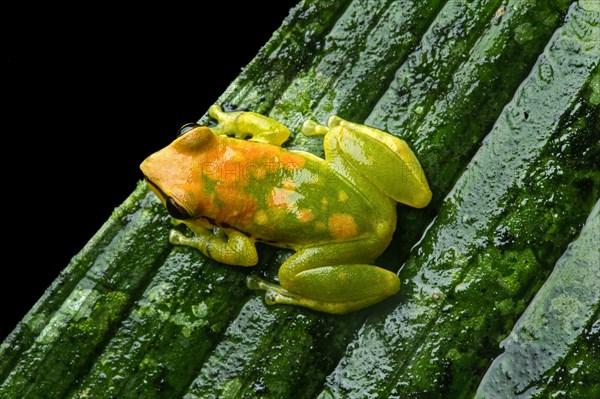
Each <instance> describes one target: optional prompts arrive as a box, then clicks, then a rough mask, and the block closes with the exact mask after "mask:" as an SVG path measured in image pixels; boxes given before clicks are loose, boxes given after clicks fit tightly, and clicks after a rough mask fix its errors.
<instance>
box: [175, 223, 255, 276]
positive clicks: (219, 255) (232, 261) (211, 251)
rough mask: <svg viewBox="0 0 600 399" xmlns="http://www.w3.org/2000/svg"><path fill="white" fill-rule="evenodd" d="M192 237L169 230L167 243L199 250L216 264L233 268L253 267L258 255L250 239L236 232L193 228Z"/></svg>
mask: <svg viewBox="0 0 600 399" xmlns="http://www.w3.org/2000/svg"><path fill="white" fill-rule="evenodd" d="M192 231H193V232H194V235H193V236H192V237H188V236H186V235H185V234H183V233H182V232H180V231H179V230H171V234H170V235H169V241H170V242H171V244H173V245H185V246H188V247H192V248H196V249H198V250H200V252H202V253H203V254H204V255H206V256H207V257H209V258H211V259H214V260H216V261H217V262H221V263H225V264H227V265H234V266H254V265H256V263H258V253H257V252H256V246H255V243H254V241H253V240H252V239H250V238H249V237H248V236H246V235H245V234H243V233H240V232H239V231H237V230H232V229H231V230H230V229H227V230H225V229H214V230H210V229H206V228H202V227H197V226H194V227H193V228H192Z"/></svg>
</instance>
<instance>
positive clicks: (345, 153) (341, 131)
mask: <svg viewBox="0 0 600 399" xmlns="http://www.w3.org/2000/svg"><path fill="white" fill-rule="evenodd" d="M328 126H329V132H328V134H327V135H326V136H325V142H324V146H325V152H326V154H327V155H328V161H329V160H330V159H329V158H330V157H334V158H335V157H340V158H342V159H343V160H344V162H345V163H348V164H351V165H353V166H354V168H355V169H356V170H357V171H358V172H359V173H360V174H361V175H363V176H364V177H366V178H367V179H368V180H369V181H370V182H371V183H373V184H374V185H375V186H376V187H377V188H378V189H379V190H381V191H382V192H384V193H385V194H386V195H388V196H389V197H391V198H393V199H394V200H395V201H397V202H400V203H403V204H406V205H409V206H412V207H415V208H422V207H424V206H426V205H427V204H428V203H429V201H430V200H431V191H430V190H429V185H428V184H427V180H426V178H425V174H424V172H423V169H421V165H420V164H419V161H418V160H417V157H416V156H415V154H414V153H413V152H412V151H411V149H410V148H409V147H408V145H407V144H406V142H405V141H403V140H400V139H399V138H397V137H394V136H392V135H391V134H388V133H385V132H383V131H381V130H378V129H375V128H371V127H368V126H365V125H359V124H356V123H351V122H347V121H344V120H342V119H340V118H338V117H335V116H334V117H331V118H330V119H329V122H328ZM332 161H333V162H335V160H332Z"/></svg>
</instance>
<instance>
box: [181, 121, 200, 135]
mask: <svg viewBox="0 0 600 399" xmlns="http://www.w3.org/2000/svg"><path fill="white" fill-rule="evenodd" d="M198 126H201V125H200V124H199V123H196V122H191V123H186V124H185V125H183V126H181V127H180V128H179V130H178V131H177V136H178V137H179V136H183V135H184V134H186V133H187V132H189V131H190V130H192V129H194V128H196V127H198Z"/></svg>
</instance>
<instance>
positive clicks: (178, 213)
mask: <svg viewBox="0 0 600 399" xmlns="http://www.w3.org/2000/svg"><path fill="white" fill-rule="evenodd" d="M166 203H167V204H166V205H167V212H169V215H171V217H173V218H175V219H178V220H188V219H191V218H192V215H190V213H189V212H188V211H186V210H185V209H184V208H183V207H182V206H181V205H179V204H178V203H177V202H176V201H175V200H174V199H173V198H171V197H169V198H167V201H166Z"/></svg>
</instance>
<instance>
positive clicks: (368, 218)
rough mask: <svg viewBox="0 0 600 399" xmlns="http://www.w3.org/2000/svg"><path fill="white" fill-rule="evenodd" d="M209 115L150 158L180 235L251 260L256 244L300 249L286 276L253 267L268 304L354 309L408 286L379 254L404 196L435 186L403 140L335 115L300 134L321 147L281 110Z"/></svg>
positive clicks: (422, 194)
mask: <svg viewBox="0 0 600 399" xmlns="http://www.w3.org/2000/svg"><path fill="white" fill-rule="evenodd" d="M209 115H210V117H211V118H213V124H212V125H210V126H206V125H201V124H198V123H192V124H187V125H184V126H183V127H182V128H181V129H180V131H179V135H178V137H177V138H176V139H175V140H174V141H173V142H172V143H171V144H169V145H167V146H166V147H164V148H163V149H161V150H159V151H157V152H155V153H154V154H152V155H150V156H149V157H147V158H146V159H145V160H144V161H143V162H142V164H141V166H140V167H141V170H142V173H143V175H144V178H145V181H146V183H147V185H148V186H149V188H150V189H151V190H152V191H153V192H154V193H155V194H156V196H157V197H158V199H159V200H160V201H161V202H162V203H163V204H164V206H165V207H166V210H167V212H168V213H169V214H170V216H171V218H172V220H173V222H174V223H175V225H176V226H175V227H174V228H173V229H172V230H171V232H170V235H169V240H170V242H171V243H172V244H174V245H183V246H189V247H193V248H196V249H198V250H199V251H201V252H202V253H203V254H204V255H205V256H206V257H208V258H211V259H213V260H216V261H218V262H220V263H223V264H226V265H234V266H242V267H246V266H255V265H256V264H257V263H258V260H259V257H258V251H257V249H256V244H257V243H264V244H267V245H271V246H274V247H278V248H286V249H288V250H291V253H292V254H291V255H290V256H289V257H288V258H287V259H286V260H285V261H283V262H282V263H281V265H280V266H279V270H278V273H277V280H278V283H277V282H269V281H266V280H264V279H263V278H261V277H259V276H257V275H256V274H249V276H248V277H247V281H246V285H247V287H248V288H249V289H252V290H261V291H264V300H265V302H266V303H267V304H269V305H273V304H287V305H295V306H302V307H306V308H309V309H312V310H316V311H320V312H325V313H332V314H344V313H348V312H353V311H356V310H359V309H363V308H365V307H368V306H371V305H373V304H375V303H377V302H380V301H382V300H384V299H386V298H388V297H390V296H393V295H395V294H396V293H397V292H398V291H399V289H400V279H399V277H398V275H397V274H396V273H394V272H392V271H390V270H388V269H386V268H384V267H380V266H377V265H376V264H375V261H376V260H377V258H378V257H379V256H380V255H381V254H382V253H383V251H384V250H385V249H386V248H387V247H388V245H389V244H390V242H391V240H392V235H393V233H394V231H395V230H396V221H397V208H398V204H403V205H401V206H410V207H414V208H423V207H425V206H427V205H428V203H429V202H430V200H431V196H432V194H431V190H430V188H429V185H428V183H427V179H426V177H425V174H424V172H423V169H422V168H421V165H420V164H419V161H418V160H417V157H416V156H415V154H414V153H413V151H412V150H411V149H410V147H409V146H408V144H407V143H406V142H405V141H404V140H401V139H400V138H397V137H396V136H394V135H392V134H390V133H387V132H385V131H383V130H379V129H377V128H375V127H370V126H367V125H362V124H359V123H354V122H349V121H347V120H344V119H342V118H340V117H338V116H335V115H332V116H331V117H329V118H328V120H327V123H326V124H325V125H321V124H319V123H317V122H315V121H313V120H312V119H307V120H306V121H305V122H304V123H303V125H302V128H301V133H302V134H304V135H305V136H307V137H312V138H307V140H317V142H318V140H321V139H322V142H323V153H324V156H322V157H320V156H317V155H314V154H312V153H310V152H306V151H301V150H297V149H293V148H285V147H284V146H282V145H283V144H284V143H285V142H286V141H287V140H288V138H289V137H290V135H291V132H290V130H289V129H288V128H287V127H286V126H285V125H284V124H283V123H281V122H278V121H276V120H275V119H272V118H269V117H267V116H264V115H261V114H259V113H254V112H251V111H239V110H237V111H235V110H232V111H224V110H223V108H222V107H221V106H219V105H213V106H211V107H210V108H209ZM181 225H183V226H184V227H183V228H179V227H181Z"/></svg>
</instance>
